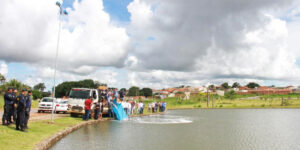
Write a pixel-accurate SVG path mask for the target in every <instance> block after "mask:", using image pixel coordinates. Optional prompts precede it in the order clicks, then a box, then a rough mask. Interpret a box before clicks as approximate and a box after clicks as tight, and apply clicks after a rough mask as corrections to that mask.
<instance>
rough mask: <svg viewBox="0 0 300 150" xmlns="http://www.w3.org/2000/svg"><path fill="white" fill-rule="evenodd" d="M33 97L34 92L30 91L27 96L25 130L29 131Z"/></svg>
mask: <svg viewBox="0 0 300 150" xmlns="http://www.w3.org/2000/svg"><path fill="white" fill-rule="evenodd" d="M31 96H32V91H31V90H29V91H28V94H27V95H26V98H27V99H26V109H25V129H28V126H27V124H28V120H29V117H30V110H31Z"/></svg>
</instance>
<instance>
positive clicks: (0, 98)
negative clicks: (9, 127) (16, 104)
mask: <svg viewBox="0 0 300 150" xmlns="http://www.w3.org/2000/svg"><path fill="white" fill-rule="evenodd" d="M3 105H4V98H3V95H0V110H3ZM38 105H39V102H38V101H37V100H32V106H31V107H32V108H37V107H38Z"/></svg>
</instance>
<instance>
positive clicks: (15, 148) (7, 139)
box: [0, 117, 82, 150]
mask: <svg viewBox="0 0 300 150" xmlns="http://www.w3.org/2000/svg"><path fill="white" fill-rule="evenodd" d="M48 122H49V121H39V122H32V123H30V124H29V127H30V129H28V132H26V133H24V132H20V131H17V130H15V126H9V127H7V126H0V135H1V138H0V149H1V150H2V149H3V150H19V149H23V150H25V149H26V150H27V149H28V150H31V149H33V148H34V147H35V145H36V144H37V143H39V142H40V141H42V140H43V139H45V138H47V137H49V136H51V135H53V134H55V133H56V132H58V131H61V130H63V129H66V128H67V127H70V126H72V125H75V124H78V123H80V122H82V119H81V118H71V117H67V118H59V119H56V120H55V123H54V124H49V123H48Z"/></svg>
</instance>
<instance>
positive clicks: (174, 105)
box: [145, 98, 300, 110]
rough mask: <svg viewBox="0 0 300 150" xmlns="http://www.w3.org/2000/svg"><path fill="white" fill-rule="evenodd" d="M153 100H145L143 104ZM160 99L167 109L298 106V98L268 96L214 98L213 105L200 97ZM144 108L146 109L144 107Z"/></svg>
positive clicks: (299, 104)
mask: <svg viewBox="0 0 300 150" xmlns="http://www.w3.org/2000/svg"><path fill="white" fill-rule="evenodd" d="M153 101H155V100H146V101H145V104H146V106H148V103H150V102H153ZM161 101H165V102H167V109H187V108H300V99H297V98H296V99H295V98H294V99H292V98H291V99H288V98H284V100H283V101H282V99H281V98H272V99H271V98H269V99H249V100H245V99H243V100H240V99H235V100H228V99H215V100H214V106H212V105H213V103H212V100H210V102H209V107H207V101H206V100H201V99H191V100H179V99H176V98H167V99H164V100H161ZM145 110H146V109H145Z"/></svg>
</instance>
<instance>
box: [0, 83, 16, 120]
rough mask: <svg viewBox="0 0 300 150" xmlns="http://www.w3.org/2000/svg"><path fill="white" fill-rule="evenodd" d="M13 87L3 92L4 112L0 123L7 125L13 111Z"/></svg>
mask: <svg viewBox="0 0 300 150" xmlns="http://www.w3.org/2000/svg"><path fill="white" fill-rule="evenodd" d="M12 92H13V89H12V88H8V90H7V92H6V93H5V94H4V112H3V116H2V125H9V124H10V123H12V122H11V116H12V113H13V107H14V106H13V105H14V101H13V95H12Z"/></svg>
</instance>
